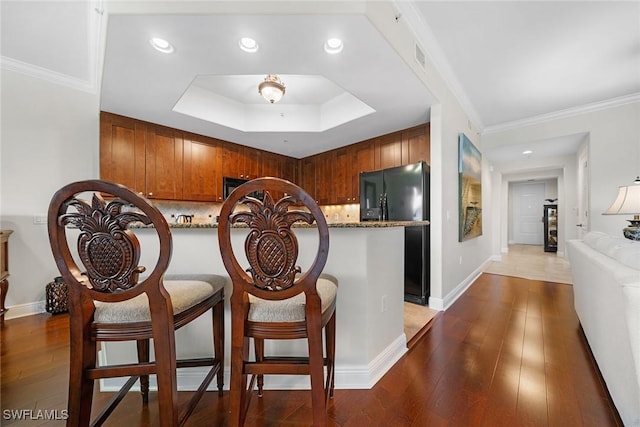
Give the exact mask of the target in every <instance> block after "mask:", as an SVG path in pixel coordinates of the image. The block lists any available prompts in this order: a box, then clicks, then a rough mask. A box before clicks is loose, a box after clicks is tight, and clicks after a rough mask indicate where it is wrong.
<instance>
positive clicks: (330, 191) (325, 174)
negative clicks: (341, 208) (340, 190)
mask: <svg viewBox="0 0 640 427" xmlns="http://www.w3.org/2000/svg"><path fill="white" fill-rule="evenodd" d="M315 161H316V191H315V194H316V201H317V202H318V204H320V205H329V204H335V200H334V198H335V192H334V185H335V181H334V180H333V169H334V163H335V152H332V151H328V152H326V153H322V154H318V155H317V156H316V158H315Z"/></svg>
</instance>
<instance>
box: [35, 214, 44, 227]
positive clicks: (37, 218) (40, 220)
mask: <svg viewBox="0 0 640 427" xmlns="http://www.w3.org/2000/svg"><path fill="white" fill-rule="evenodd" d="M33 223H34V224H37V225H42V224H46V223H47V215H46V214H39V215H38V214H36V215H34V216H33Z"/></svg>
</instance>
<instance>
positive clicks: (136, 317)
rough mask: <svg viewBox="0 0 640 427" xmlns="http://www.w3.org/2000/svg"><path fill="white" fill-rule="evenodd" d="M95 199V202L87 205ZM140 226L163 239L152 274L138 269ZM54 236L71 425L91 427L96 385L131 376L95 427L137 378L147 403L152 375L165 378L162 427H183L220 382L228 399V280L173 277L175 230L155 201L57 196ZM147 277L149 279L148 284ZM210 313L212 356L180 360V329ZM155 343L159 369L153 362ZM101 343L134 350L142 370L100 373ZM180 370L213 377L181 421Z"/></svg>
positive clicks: (84, 186) (80, 189)
mask: <svg viewBox="0 0 640 427" xmlns="http://www.w3.org/2000/svg"><path fill="white" fill-rule="evenodd" d="M87 195H88V197H90V201H87V200H84V199H82V197H86V196H87ZM107 200H108V201H107ZM132 224H137V225H139V226H141V227H142V226H152V227H149V228H150V229H148V230H144V231H145V232H147V233H146V234H148V235H149V234H150V235H153V234H156V235H157V246H155V245H153V244H152V245H153V246H154V247H155V252H154V253H156V252H157V260H156V264H155V266H154V267H153V269H152V270H151V271H146V270H145V267H143V266H140V265H139V264H138V263H139V261H140V256H141V244H140V241H139V239H138V238H137V237H136V233H135V232H134V230H137V231H141V230H142V229H141V228H140V227H137V228H132V227H130V226H131V225H132ZM48 230H49V240H50V243H51V249H52V252H53V256H54V259H55V262H56V265H57V267H58V269H59V270H60V273H61V275H62V277H63V279H64V282H65V283H66V284H67V286H68V291H69V304H68V305H69V316H70V319H69V323H70V345H71V349H72V351H71V353H70V377H69V392H68V393H69V401H68V409H69V419H68V420H67V425H69V426H85V425H89V423H90V421H91V406H92V397H93V388H94V381H95V380H96V379H100V378H112V377H129V379H128V380H127V381H126V382H125V384H124V385H123V387H122V389H121V390H120V391H119V392H118V394H117V395H116V396H115V397H114V398H113V399H112V400H111V401H110V402H109V404H107V406H106V408H104V409H103V411H102V412H101V413H100V414H99V415H97V417H95V419H94V421H93V425H101V424H102V423H103V422H104V421H105V420H106V419H107V417H108V416H109V414H110V413H111V412H112V411H113V409H114V408H115V405H117V404H118V403H119V401H120V400H121V399H122V397H124V395H125V394H126V393H127V392H128V391H129V390H130V388H131V387H132V386H133V385H134V384H135V383H136V382H137V381H138V379H139V380H140V389H141V392H142V399H143V403H145V404H146V403H147V402H148V394H149V375H151V374H155V375H156V379H157V387H158V403H159V414H158V421H157V424H159V425H162V426H177V425H181V424H182V423H183V422H184V421H185V420H186V418H187V417H188V416H189V415H190V413H191V412H192V411H193V409H194V408H195V404H197V402H198V400H199V399H200V397H201V396H202V394H203V392H204V391H205V389H206V387H207V385H208V384H209V383H210V382H211V380H212V379H213V378H214V377H215V376H217V380H218V389H219V392H220V393H222V386H223V372H222V365H223V364H222V359H223V354H224V348H223V343H224V335H223V330H224V329H223V328H224V325H223V322H224V317H223V315H224V299H223V289H224V283H225V281H226V279H225V278H224V277H222V276H217V275H212V274H205V275H197V274H187V275H175V276H174V277H173V278H171V280H169V278H170V277H169V276H167V275H165V271H166V270H167V268H168V266H169V262H170V259H171V252H172V240H171V231H170V229H169V226H168V224H167V222H166V220H165V218H164V216H163V215H162V214H161V213H160V212H159V211H158V210H157V209H156V208H155V207H153V206H152V205H151V203H150V202H149V201H148V200H147V199H145V198H144V197H142V196H140V195H138V194H137V193H135V192H133V191H131V190H129V189H128V188H126V187H124V186H121V185H118V184H114V183H110V182H106V181H100V180H88V181H80V182H75V183H72V184H69V185H66V186H65V187H63V188H61V189H60V190H58V191H57V192H56V193H55V195H54V196H53V198H52V200H51V203H50V206H49V213H48ZM144 247H145V248H146V244H145V246H144ZM151 258H153V256H151ZM78 262H79V264H80V265H78ZM81 266H82V267H81ZM144 273H148V274H147V275H146V276H144V277H143V274H144ZM207 311H211V312H212V322H213V323H212V325H213V326H212V328H213V335H214V336H213V342H214V346H213V347H214V348H213V349H212V353H213V355H212V356H211V357H203V358H198V359H190V360H184V361H178V360H176V343H175V336H174V332H175V330H176V329H178V328H180V327H181V326H183V325H185V324H187V323H189V322H190V321H192V320H193V319H195V318H197V317H199V316H200V315H202V314H204V313H206V312H207ZM151 338H153V345H154V353H155V360H154V361H150V357H149V346H150V341H149V340H150V339H151ZM102 341H134V342H135V343H136V347H137V352H138V363H131V364H127V365H117V366H98V364H97V361H96V358H97V350H98V343H99V342H102ZM182 366H191V367H193V366H205V367H207V368H208V372H207V374H206V376H205V379H204V381H203V387H204V388H202V389H201V390H199V391H198V392H197V393H195V394H194V396H193V398H192V400H191V402H189V403H188V404H187V406H186V407H185V408H182V409H183V410H182V412H181V413H179V409H180V408H179V407H178V404H177V377H176V369H177V368H180V367H182Z"/></svg>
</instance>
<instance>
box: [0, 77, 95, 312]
mask: <svg viewBox="0 0 640 427" xmlns="http://www.w3.org/2000/svg"><path fill="white" fill-rule="evenodd" d="M1 77H2V78H1V80H2V81H1V98H2V101H1V102H2V111H1V122H2V130H1V140H0V144H1V146H0V148H1V150H0V152H1V160H0V180H1V181H0V187H1V194H0V227H1V228H2V229H11V230H14V233H13V234H12V235H11V238H10V241H9V245H10V249H9V272H10V275H11V276H10V277H9V292H8V293H7V299H6V306H7V307H10V308H11V309H10V310H9V312H8V313H7V315H6V317H7V318H11V317H15V316H19V315H21V313H25V314H28V313H30V312H32V311H34V310H35V311H44V307H42V303H41V302H42V301H44V288H45V285H46V284H47V283H48V282H50V281H51V280H52V279H53V278H54V277H55V276H57V275H58V274H59V273H58V271H57V269H56V267H55V264H54V262H53V258H52V256H51V250H50V249H49V239H48V235H47V227H46V225H44V224H38V225H36V224H34V215H46V213H47V209H48V207H49V201H50V200H51V196H52V195H53V193H54V192H55V191H56V190H57V189H58V188H60V187H62V185H64V184H67V183H69V182H71V181H75V180H78V179H87V178H96V177H98V128H99V127H98V96H97V95H95V94H90V93H87V92H83V91H79V90H75V89H70V88H68V87H65V86H61V85H57V84H53V83H49V82H47V81H44V80H40V79H35V78H32V77H28V76H25V75H22V74H18V73H15V72H12V71H7V70H2V74H1Z"/></svg>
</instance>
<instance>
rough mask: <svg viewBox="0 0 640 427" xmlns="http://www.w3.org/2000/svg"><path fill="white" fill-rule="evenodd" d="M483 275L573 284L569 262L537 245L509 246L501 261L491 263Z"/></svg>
mask: <svg viewBox="0 0 640 427" xmlns="http://www.w3.org/2000/svg"><path fill="white" fill-rule="evenodd" d="M485 273H491V274H499V275H501V276H512V277H520V278H523V279H531V280H543V281H546V282H555V283H569V284H571V283H573V282H572V279H571V267H570V264H569V260H568V259H567V258H565V257H563V256H559V255H557V254H556V253H555V252H545V251H544V247H543V246H538V245H509V252H508V253H506V254H502V260H501V261H492V262H491V264H490V265H489V267H488V268H487V269H486V270H485Z"/></svg>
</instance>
